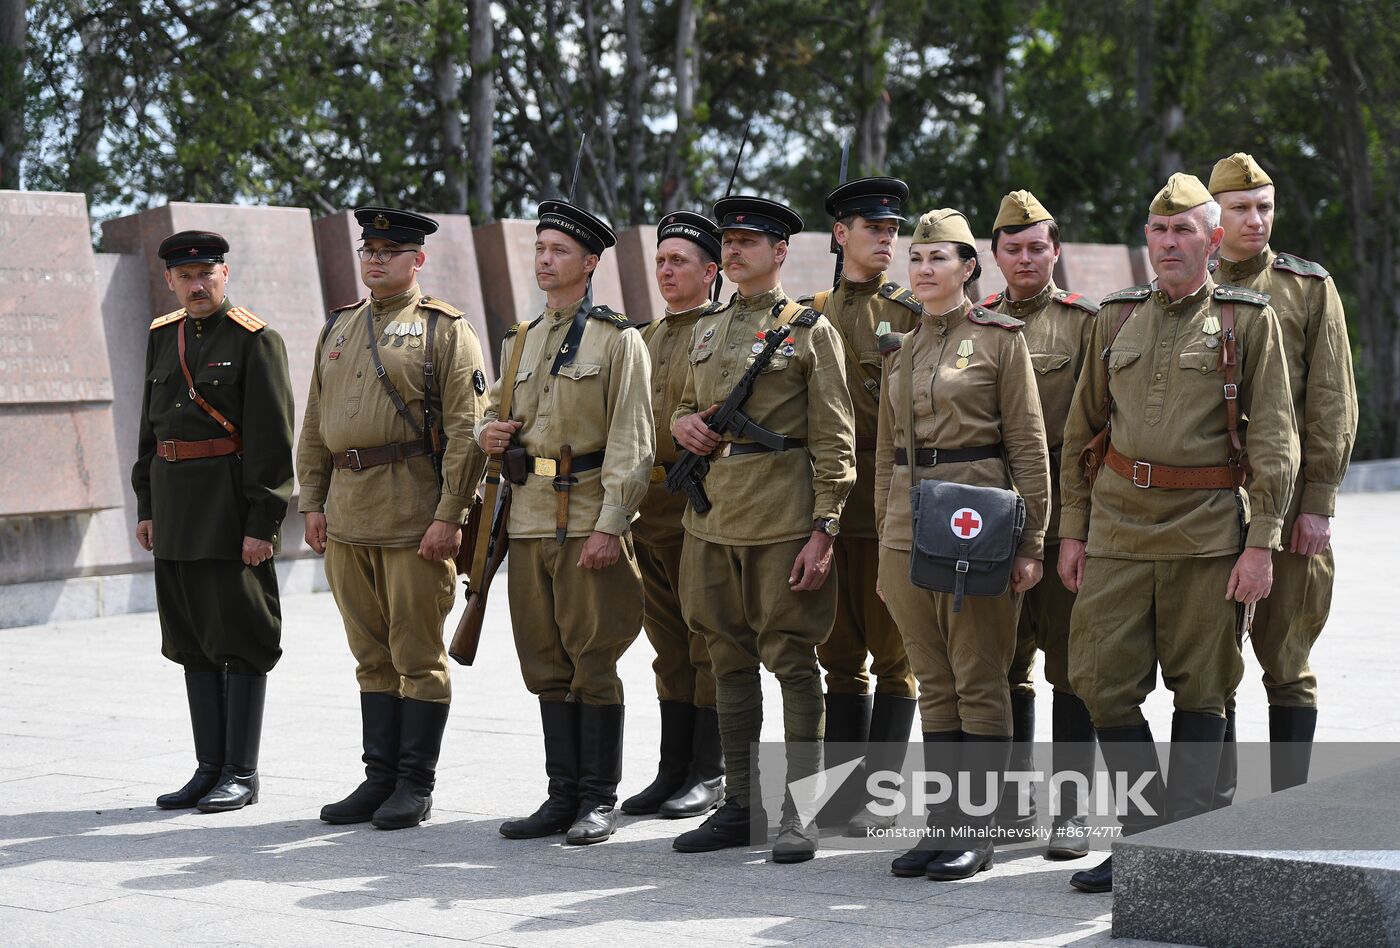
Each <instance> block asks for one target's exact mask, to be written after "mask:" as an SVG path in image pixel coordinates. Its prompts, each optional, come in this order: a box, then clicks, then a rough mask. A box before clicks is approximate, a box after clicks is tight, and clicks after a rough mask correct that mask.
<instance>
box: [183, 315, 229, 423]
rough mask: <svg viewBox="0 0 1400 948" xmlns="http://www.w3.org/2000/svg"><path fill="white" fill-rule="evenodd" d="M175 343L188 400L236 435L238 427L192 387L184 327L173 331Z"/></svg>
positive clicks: (192, 379) (192, 378)
mask: <svg viewBox="0 0 1400 948" xmlns="http://www.w3.org/2000/svg"><path fill="white" fill-rule="evenodd" d="M175 336H176V343H175V351H176V353H177V354H178V355H179V357H180V374H182V375H183V376H184V377H185V385H186V386H188V387H189V390H190V400H191V401H193V402H194V403H195V404H196V405H198V406H199V407H200V408H201V409H203V411H204V413H205V414H206V415H208V416H209V417H210V418H213V419H214V420H215V421H216V422H218V423H219V426H220V427H221V428H223V429H224V430H225V431H227V432H228V433H229V434H231V435H236V434H238V427H237V426H236V425H235V424H234V423H233V422H231V421H229V420H228V419H227V418H225V417H224V415H223V412H221V411H219V410H218V409H217V408H215V407H214V406H213V405H211V404H209V403H208V402H206V401H205V400H204V396H203V395H201V394H199V389H197V388H195V387H194V377H193V376H192V375H190V367H189V363H187V362H186V361H185V327H184V326H181V327H180V328H179V329H177V330H176V331H175Z"/></svg>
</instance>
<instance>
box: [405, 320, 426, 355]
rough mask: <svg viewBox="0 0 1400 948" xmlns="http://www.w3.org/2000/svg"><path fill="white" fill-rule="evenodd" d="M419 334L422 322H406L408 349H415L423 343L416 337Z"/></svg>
mask: <svg viewBox="0 0 1400 948" xmlns="http://www.w3.org/2000/svg"><path fill="white" fill-rule="evenodd" d="M421 335H423V324H422V323H409V324H408V347H409V348H410V349H417V348H418V347H419V346H421V345H422V344H423V343H422V342H420V341H419V339H418V337H419V336H421Z"/></svg>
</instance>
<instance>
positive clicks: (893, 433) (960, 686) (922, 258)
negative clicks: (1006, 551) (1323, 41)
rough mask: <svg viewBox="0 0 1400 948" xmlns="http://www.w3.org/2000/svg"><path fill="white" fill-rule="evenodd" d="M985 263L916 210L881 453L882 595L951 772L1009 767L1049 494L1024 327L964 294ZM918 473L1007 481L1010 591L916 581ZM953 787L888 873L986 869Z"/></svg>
mask: <svg viewBox="0 0 1400 948" xmlns="http://www.w3.org/2000/svg"><path fill="white" fill-rule="evenodd" d="M981 272H982V268H981V265H980V264H979V263H978V262H977V248H976V245H975V244H974V242H973V237H972V230H971V228H970V227H969V226H968V223H967V218H966V217H964V216H963V215H962V214H961V213H959V212H958V211H955V210H951V209H948V208H943V209H940V210H935V211H930V212H928V213H927V214H925V215H924V216H923V217H922V218H920V220H919V224H918V227H917V228H916V229H915V231H914V234H913V236H912V237H911V238H910V241H909V285H910V287H911V289H913V291H914V294H915V295H916V296H918V298H919V300H920V301H921V302H922V303H923V305H924V314H923V316H922V317H921V319H920V321H919V325H917V326H916V327H914V331H913V332H911V333H909V334H907V335H905V336H904V337H903V340H902V346H903V348H904V349H905V350H907V351H900V352H897V353H895V354H894V355H893V356H892V357H891V358H890V359H888V360H887V362H886V374H885V384H884V386H882V388H881V393H880V425H879V437H878V446H877V449H876V456H875V512H876V513H875V516H876V522H877V525H878V526H879V531H880V567H879V579H880V592H881V595H882V596H883V598H884V599H885V602H886V604H887V605H888V606H889V609H890V614H891V615H893V616H894V619H895V622H896V623H898V625H899V630H900V634H901V635H902V636H903V638H904V645H905V648H906V650H907V651H908V653H909V662H910V664H911V665H912V666H913V670H914V675H915V677H916V678H918V681H919V711H920V716H921V717H922V719H923V731H924V741H925V749H926V756H927V753H928V752H931V751H933V750H935V748H933V747H929V746H928V745H929V744H937V745H938V747H937V751H938V754H939V763H940V764H943V765H945V766H940V767H938V768H937V769H939V770H944V771H945V772H948V773H950V774H951V775H956V773H957V772H958V769H959V768H958V766H956V765H957V763H958V762H959V761H960V760H961V762H962V767H961V769H962V770H964V771H968V772H971V771H972V770H974V769H975V770H976V771H977V772H978V773H979V774H982V773H994V774H997V775H1000V774H1001V773H1002V772H1004V771H1005V769H1006V762H1007V759H1008V755H1009V754H1010V749H1011V745H1010V741H1011V731H1012V725H1011V698H1010V693H1009V691H1008V689H1007V686H1006V675H1007V671H1008V670H1009V669H1010V667H1011V661H1012V656H1013V653H1014V651H1015V646H1016V619H1017V612H1018V610H1019V608H1020V601H1021V594H1022V593H1024V592H1025V591H1026V590H1028V589H1030V588H1031V587H1032V586H1034V585H1035V584H1036V583H1037V582H1039V581H1040V577H1041V557H1042V555H1043V542H1044V535H1045V517H1046V513H1047V510H1048V506H1049V497H1050V460H1049V451H1048V449H1047V446H1046V442H1045V423H1044V421H1043V420H1042V419H1041V414H1040V398H1039V396H1038V395H1037V394H1036V386H1035V375H1034V370H1033V369H1032V365H1031V357H1030V350H1029V349H1027V347H1026V342H1025V340H1024V339H1023V338H1022V337H1021V334H1020V329H1021V326H1022V325H1023V324H1022V323H1021V321H1020V320H1018V319H1015V318H1014V317H1011V316H1003V315H1001V314H1000V313H994V312H992V311H990V310H986V309H983V308H981V307H980V306H974V305H973V303H972V302H971V301H970V300H969V299H968V297H967V293H966V290H965V287H966V285H967V284H968V283H969V282H971V281H973V280H976V279H977V277H978V276H979V275H980V274H981ZM911 391H912V398H911ZM911 425H912V428H913V438H912V439H911V438H910V437H909V429H910V427H911ZM911 441H912V443H913V445H914V452H915V457H913V458H910V457H908V448H907V446H908V445H909V444H910V443H911ZM922 479H936V480H941V481H951V482H954V483H958V484H967V485H972V486H977V487H996V488H1002V489H1008V488H1011V487H1012V486H1013V485H1014V486H1015V489H1016V490H1017V491H1018V492H1019V493H1020V494H1021V496H1022V497H1023V498H1024V501H1025V507H1026V520H1025V527H1024V529H1023V531H1022V533H1021V537H1020V543H1019V546H1018V547H1017V549H1016V551H1015V559H1014V562H1013V564H1012V572H1011V583H1010V588H1009V589H1008V590H1007V591H1006V592H1004V593H1002V594H1001V595H999V596H995V597H971V596H969V597H967V598H966V599H965V600H963V602H962V604H961V609H960V611H957V612H955V611H954V596H953V595H952V594H951V593H940V592H933V591H930V590H927V589H923V588H920V587H917V586H914V585H913V584H912V583H911V582H910V580H909V561H910V555H911V554H910V549H911V547H912V545H913V544H912V542H911V541H912V526H911V524H912V519H913V518H912V511H911V501H910V491H909V489H910V487H911V486H917V485H918V483H919V481H920V480H922ZM972 742H979V743H978V744H977V745H976V746H975V747H974V746H972ZM974 756H975V757H976V758H977V761H978V762H977V766H976V767H975V768H974V767H973V766H972V764H971V762H972V758H973V757H974ZM931 769H932V768H931ZM954 780H956V776H954ZM986 782H987V781H983V780H978V781H975V783H976V784H982V783H986ZM986 789H987V790H988V791H989V792H990V791H992V789H993V788H992V787H987V788H986ZM957 797H958V794H957V786H956V783H954V785H953V792H952V794H951V795H950V799H949V800H948V801H947V802H946V803H943V804H936V805H935V806H934V808H933V809H931V811H930V812H929V814H928V826H929V828H930V830H934V831H936V832H941V833H943V834H947V833H948V832H949V830H952V829H954V827H956V828H957V831H958V832H957V833H955V834H953V836H951V837H949V836H943V837H940V836H935V835H930V836H929V837H927V838H925V839H924V840H923V841H921V843H920V845H919V846H917V847H915V848H914V849H913V850H911V851H909V852H907V853H905V854H904V855H902V856H900V857H899V858H897V859H895V860H894V863H893V865H892V866H891V871H893V873H894V874H895V875H897V876H908V877H913V876H927V877H928V878H930V879H938V880H952V879H966V878H968V877H970V876H973V875H975V874H977V873H978V872H980V871H982V870H984V869H987V868H989V867H990V866H991V864H992V848H993V847H992V838H991V837H992V833H993V831H994V827H993V826H992V825H991V824H992V820H991V817H990V816H985V817H977V816H969V815H962V816H959V815H958V807H957ZM991 799H992V800H993V801H995V799H996V796H995V795H994V796H993V797H992V798H991ZM984 802H985V801H984ZM945 845H947V846H949V847H950V848H943V847H944V846H945Z"/></svg>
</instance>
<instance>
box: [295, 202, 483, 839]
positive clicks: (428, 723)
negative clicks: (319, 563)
mask: <svg viewBox="0 0 1400 948" xmlns="http://www.w3.org/2000/svg"><path fill="white" fill-rule="evenodd" d="M355 219H356V220H357V221H358V222H359V224H360V227H361V239H362V240H363V244H362V246H361V247H360V249H359V251H358V253H359V257H360V278H361V280H362V281H363V282H364V284H365V286H366V287H368V288H369V291H370V295H369V297H368V298H366V299H362V300H360V301H359V302H357V303H352V304H350V305H349V306H342V307H340V308H339V309H336V310H333V311H332V312H331V315H330V319H329V320H327V322H326V325H325V328H324V329H323V330H322V332H321V337H320V341H319V343H318V345H317V347H316V368H315V371H314V372H313V373H312V376H311V391H310V394H309V395H308V397H307V402H306V416H305V418H304V419H303V421H302V429H301V444H300V445H299V447H298V449H297V470H298V474H299V475H300V479H301V498H300V504H299V506H300V509H301V511H302V512H303V513H304V514H305V515H306V542H307V544H308V545H309V546H310V547H311V548H312V549H313V550H315V551H316V552H317V553H324V554H325V556H326V578H327V580H328V581H329V582H330V587H331V592H332V593H333V594H334V595H335V601H336V605H337V607H339V609H340V614H341V618H342V619H343V620H344V622H345V635H346V638H347V639H348V640H349V643H350V651H351V653H352V654H353V655H354V656H355V661H356V662H357V667H356V672H355V674H356V678H357V679H358V680H359V685H360V721H361V733H362V741H363V746H364V755H363V759H364V763H365V779H364V781H362V782H361V783H360V785H359V786H358V787H356V788H355V789H354V790H353V791H352V792H351V793H350V795H349V796H347V797H345V798H344V799H342V800H338V801H337V802H335V803H330V804H327V805H326V806H324V807H322V809H321V819H323V820H325V821H326V822H327V823H337V824H339V823H363V822H366V821H372V822H373V823H374V825H375V826H377V827H379V828H380V829H403V828H406V827H410V826H417V825H418V824H419V823H421V822H422V821H423V820H426V819H427V818H428V817H429V816H430V815H431V813H432V791H433V784H434V782H435V779H436V772H437V761H438V755H439V752H440V751H441V748H442V735H443V730H444V729H445V727H446V725H447V712H448V705H449V703H450V702H451V698H452V679H451V676H450V674H449V672H448V668H447V653H446V650H445V649H444V648H443V644H442V623H443V620H444V619H445V618H446V617H447V613H448V612H449V611H450V610H451V609H452V602H453V587H454V585H455V580H456V568H455V566H454V565H453V557H454V556H455V555H456V553H457V550H458V548H459V546H460V544H461V541H462V524H463V522H465V520H466V517H467V512H468V510H469V509H470V507H471V504H472V500H473V497H474V496H475V494H476V487H477V483H478V482H479V481H480V479H481V475H482V472H483V470H484V468H485V458H484V457H483V456H482V454H481V452H480V451H479V450H478V449H477V447H476V444H475V442H474V429H475V424H476V421H477V418H478V416H479V414H480V410H481V407H482V406H481V397H482V394H483V393H484V392H485V390H486V376H485V374H484V372H483V367H484V363H483V361H482V356H481V345H480V343H479V342H478V341H477V338H476V333H475V332H473V330H472V328H471V326H470V325H469V324H468V323H467V321H466V320H465V319H463V318H462V312H461V310H459V309H457V308H456V307H454V306H452V305H451V304H449V303H445V302H443V301H442V300H439V299H435V298H433V297H430V296H426V295H424V293H423V291H422V289H421V288H420V287H419V285H418V272H419V271H420V270H421V269H422V268H423V266H424V264H425V263H426V261H427V254H426V253H424V252H423V244H424V241H425V240H426V239H427V237H428V235H429V234H432V233H433V232H434V231H436V230H437V222H436V221H433V220H432V219H431V218H427V217H423V216H422V215H420V214H414V213H412V212H411V211H401V210H394V209H391V208H382V207H362V208H358V209H357V210H356V211H355ZM381 367H382V369H383V371H382V372H381V371H380V369H381Z"/></svg>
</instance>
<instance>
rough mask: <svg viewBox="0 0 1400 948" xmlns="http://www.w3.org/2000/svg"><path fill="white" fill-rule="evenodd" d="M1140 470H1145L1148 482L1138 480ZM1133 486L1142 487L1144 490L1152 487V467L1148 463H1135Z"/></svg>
mask: <svg viewBox="0 0 1400 948" xmlns="http://www.w3.org/2000/svg"><path fill="white" fill-rule="evenodd" d="M1138 468H1144V469H1145V470H1146V471H1147V480H1146V481H1140V480H1138ZM1133 486H1134V487H1141V488H1142V489H1143V490H1146V489H1147V488H1149V487H1151V486H1152V465H1151V464H1149V463H1148V462H1147V461H1134V462H1133Z"/></svg>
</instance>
